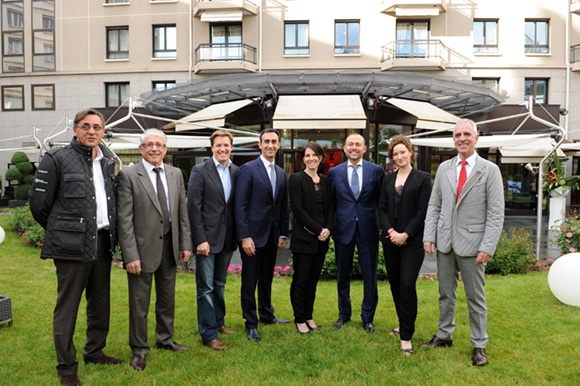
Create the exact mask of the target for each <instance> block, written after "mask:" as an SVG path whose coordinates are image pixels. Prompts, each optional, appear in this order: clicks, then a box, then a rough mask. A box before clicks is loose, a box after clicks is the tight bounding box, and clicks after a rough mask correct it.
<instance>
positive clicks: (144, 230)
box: [118, 129, 191, 371]
mask: <svg viewBox="0 0 580 386" xmlns="http://www.w3.org/2000/svg"><path fill="white" fill-rule="evenodd" d="M139 151H140V152H141V154H142V155H143V160H142V161H141V162H139V163H138V164H137V165H134V166H131V167H129V168H127V169H123V170H121V171H120V172H119V187H118V190H119V202H118V204H119V205H118V211H119V240H120V244H121V251H122V254H123V264H124V266H125V269H126V270H127V279H128V281H129V345H130V346H131V351H132V353H133V357H132V359H131V366H132V367H133V368H134V369H135V370H137V371H141V370H144V369H145V366H146V360H145V357H146V355H147V353H148V352H149V343H148V342H147V315H148V313H149V302H150V300H151V284H152V281H153V277H155V293H156V295H157V301H156V303H155V316H156V322H157V324H156V328H155V337H156V340H157V342H156V347H157V348H158V349H164V350H169V351H181V350H189V348H188V347H185V346H182V345H180V344H178V343H176V342H175V341H174V340H173V332H174V328H173V320H174V314H175V280H176V273H177V265H178V264H180V263H185V262H187V261H188V260H189V255H190V254H191V236H190V232H189V220H188V217H187V206H186V201H185V184H184V182H183V175H182V173H181V170H179V169H178V168H175V167H173V166H170V165H167V164H164V163H163V158H164V157H165V153H167V137H166V136H165V133H163V132H162V131H160V130H157V129H149V130H146V131H145V132H144V133H143V135H142V136H141V145H139Z"/></svg>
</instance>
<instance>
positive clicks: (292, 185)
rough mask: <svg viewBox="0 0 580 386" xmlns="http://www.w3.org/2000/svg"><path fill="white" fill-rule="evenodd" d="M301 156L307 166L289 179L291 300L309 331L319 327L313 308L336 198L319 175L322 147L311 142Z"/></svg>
mask: <svg viewBox="0 0 580 386" xmlns="http://www.w3.org/2000/svg"><path fill="white" fill-rule="evenodd" d="M300 156H301V158H302V161H303V163H304V165H305V166H306V169H305V170H304V171H302V172H298V173H294V174H292V175H291V176H290V179H289V181H288V192H289V196H290V205H291V206H292V217H293V220H292V223H293V230H292V236H291V238H290V250H292V260H293V266H294V275H293V276H292V285H291V286H290V299H291V301H292V308H293V309H294V322H295V323H296V328H297V329H298V332H299V333H300V334H310V330H318V329H319V327H318V326H317V325H316V323H314V320H313V319H312V310H313V308H314V298H315V296H316V285H317V283H318V279H319V278H320V273H321V271H322V265H323V264H324V259H325V257H326V251H327V250H328V238H329V237H330V233H331V231H332V224H333V222H334V201H333V198H332V194H331V192H330V182H329V180H328V178H327V177H325V176H323V175H322V174H318V167H319V166H320V163H321V162H322V161H323V160H324V150H322V147H320V145H319V144H317V143H316V142H308V143H306V144H305V145H304V146H303V147H302V151H301V152H300Z"/></svg>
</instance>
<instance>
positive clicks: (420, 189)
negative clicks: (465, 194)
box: [379, 135, 431, 355]
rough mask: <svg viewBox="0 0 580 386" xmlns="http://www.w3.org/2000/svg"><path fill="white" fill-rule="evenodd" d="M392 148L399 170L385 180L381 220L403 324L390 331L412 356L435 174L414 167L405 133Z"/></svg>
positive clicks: (394, 140)
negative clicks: (418, 278) (427, 221)
mask: <svg viewBox="0 0 580 386" xmlns="http://www.w3.org/2000/svg"><path fill="white" fill-rule="evenodd" d="M388 151H389V157H390V158H391V159H392V160H393V161H394V162H395V163H396V165H397V166H398V170H397V171H396V172H394V173H389V174H386V175H385V178H384V180H383V185H382V191H381V196H380V199H379V220H380V222H381V229H382V231H383V233H382V235H381V241H382V242H383V252H384V255H385V265H386V267H387V277H388V278H389V284H390V286H391V293H392V295H393V300H394V302H395V308H396V310H397V316H398V318H399V327H396V328H394V329H393V330H392V331H391V332H390V333H389V334H390V335H399V334H400V336H401V350H402V351H403V353H404V354H405V355H411V354H412V353H413V346H412V344H411V338H412V337H413V333H414V332H415V320H416V319H417V289H416V283H417V276H418V274H419V270H420V269H421V265H422V264H423V259H424V257H425V251H424V250H423V227H424V225H425V216H426V214H427V205H428V204H429V196H430V195H431V176H430V175H429V173H426V172H423V171H420V170H417V169H414V168H413V166H412V164H411V160H412V157H413V145H412V144H411V141H409V139H408V138H407V137H405V136H404V135H397V136H395V137H393V138H392V139H391V141H390V143H389V147H388Z"/></svg>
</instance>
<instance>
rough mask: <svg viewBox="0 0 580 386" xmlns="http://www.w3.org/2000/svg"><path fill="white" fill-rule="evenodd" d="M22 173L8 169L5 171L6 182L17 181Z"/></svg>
mask: <svg viewBox="0 0 580 386" xmlns="http://www.w3.org/2000/svg"><path fill="white" fill-rule="evenodd" d="M21 178H22V173H21V172H20V170H18V169H14V168H10V169H8V170H6V181H19V180H20V179H21Z"/></svg>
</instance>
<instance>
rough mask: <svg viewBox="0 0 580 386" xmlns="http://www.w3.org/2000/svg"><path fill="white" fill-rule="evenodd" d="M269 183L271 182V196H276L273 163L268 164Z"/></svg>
mask: <svg viewBox="0 0 580 386" xmlns="http://www.w3.org/2000/svg"><path fill="white" fill-rule="evenodd" d="M270 183H271V184H272V197H274V198H276V169H275V165H274V163H271V164H270Z"/></svg>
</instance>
